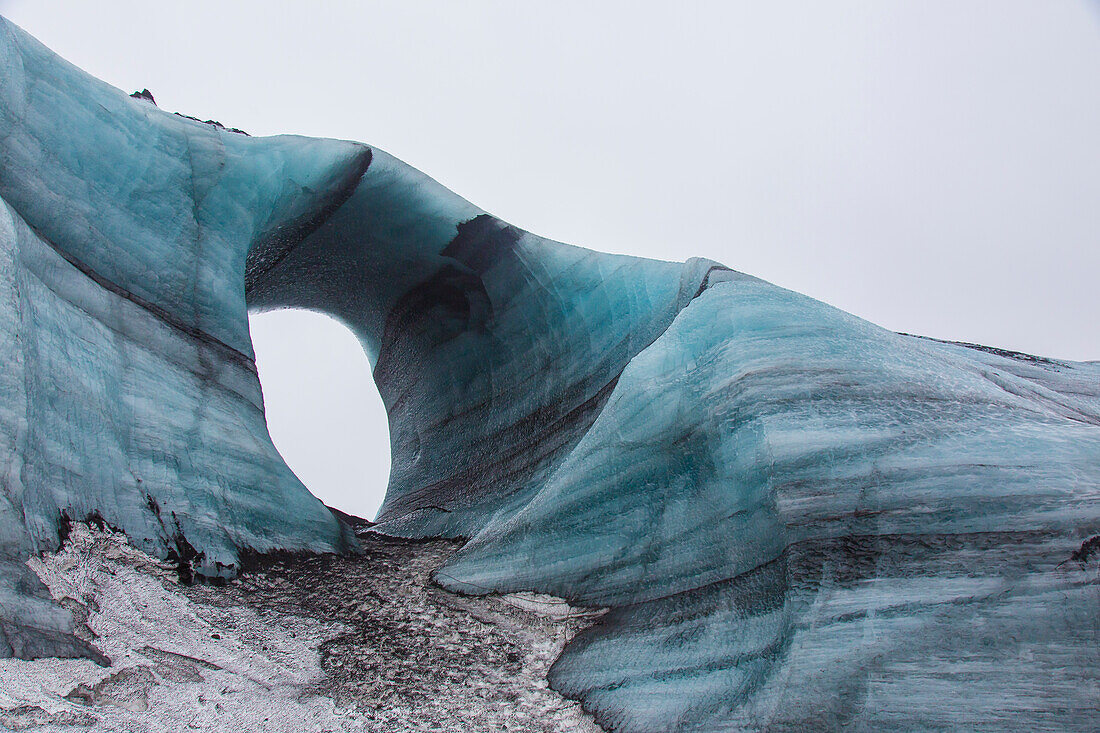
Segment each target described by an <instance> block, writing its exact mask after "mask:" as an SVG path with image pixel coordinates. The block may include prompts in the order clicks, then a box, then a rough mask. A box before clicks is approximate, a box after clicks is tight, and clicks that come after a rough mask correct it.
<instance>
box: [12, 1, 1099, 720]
mask: <svg viewBox="0 0 1100 733" xmlns="http://www.w3.org/2000/svg"><path fill="white" fill-rule="evenodd" d="M0 199H2V203H0V355H2V359H3V363H4V365H5V368H4V369H3V370H0V395H2V397H3V399H2V400H0V656H4V655H16V656H21V657H27V658H33V657H39V656H51V655H54V656H57V655H60V656H69V655H82V656H91V657H93V658H96V659H97V660H98V661H101V662H104V663H106V662H107V661H108V660H105V659H103V658H102V657H101V655H99V654H98V652H96V650H95V649H94V648H92V647H90V646H89V645H88V644H86V643H85V642H83V641H80V640H79V639H77V638H76V637H74V636H73V635H72V634H71V632H72V620H71V619H70V618H69V616H68V614H67V612H65V611H63V610H62V609H61V608H60V607H59V606H57V605H56V604H54V603H53V602H52V600H51V599H50V598H49V597H48V594H47V593H46V591H45V588H44V587H43V586H41V584H40V583H39V582H38V581H37V579H36V578H35V576H34V575H33V574H32V573H30V571H29V569H28V568H27V567H26V566H25V565H24V561H25V560H26V559H27V558H28V557H30V556H31V555H32V554H34V553H37V552H41V551H44V550H50V549H53V548H56V547H57V546H58V543H59V542H60V541H61V535H62V534H63V533H64V529H65V526H66V523H67V522H68V521H75V520H84V519H88V518H95V519H97V520H101V521H104V522H106V523H108V524H110V525H112V526H114V527H117V528H119V529H122V530H124V531H125V532H126V533H127V535H128V536H129V537H130V539H131V541H132V542H133V543H134V544H135V545H137V546H138V547H140V548H142V549H144V550H146V551H147V552H150V553H152V554H154V555H157V556H159V557H162V558H170V559H172V560H174V561H175V562H177V563H178V564H179V565H180V567H181V571H182V572H183V573H184V574H193V575H196V576H199V577H200V578H201V577H205V578H228V577H232V576H233V575H235V574H236V573H237V572H239V570H240V567H241V563H242V558H244V557H246V556H247V555H249V554H251V553H256V552H260V553H262V552H268V551H272V550H276V549H289V550H305V551H312V552H354V551H355V550H356V541H355V539H354V536H353V535H352V534H351V533H350V532H349V531H348V530H347V529H346V528H345V527H344V526H343V525H342V524H341V523H340V521H338V520H337V519H336V518H335V517H334V516H333V515H332V513H331V512H330V511H329V510H328V509H327V508H325V507H324V505H322V504H321V502H320V501H318V500H317V499H315V498H314V497H313V496H311V495H310V493H309V492H308V490H307V489H306V487H304V486H303V485H302V484H301V482H299V481H298V479H297V478H296V477H295V476H294V475H293V473H292V472H291V471H290V470H289V469H288V468H287V467H286V465H285V464H284V463H283V461H282V459H281V458H280V457H279V455H278V453H277V451H276V450H275V449H274V447H273V446H272V444H271V441H270V439H269V437H268V434H267V429H266V425H265V422H264V414H263V402H262V396H261V392H260V385H259V382H258V380H257V377H256V370H255V364H254V360H253V354H252V348H251V344H250V341H249V336H248V322H247V311H248V309H270V308H285V307H296V308H308V309H311V310H316V311H320V312H323V313H326V314H329V315H331V316H332V317H334V318H337V319H339V320H340V321H341V322H343V323H344V324H346V325H347V326H348V327H349V328H350V329H351V330H352V331H353V332H354V333H355V334H356V335H357V337H358V338H359V340H360V341H361V343H362V344H363V348H364V351H365V353H366V354H367V357H368V358H369V359H370V361H371V364H372V366H373V369H374V377H375V381H376V383H377V385H378V388H379V391H380V393H381V395H382V398H383V400H384V402H385V404H386V407H387V410H388V413H389V421H390V435H391V443H392V455H393V468H392V473H391V479H390V485H389V487H388V492H387V496H386V501H385V503H384V505H383V507H382V509H381V511H380V513H379V517H378V520H379V524H378V525H377V526H376V527H375V530H376V531H379V532H383V533H388V534H393V535H400V536H407V537H429V536H455V537H465V538H468V540H469V541H468V542H467V543H466V544H465V545H464V547H463V548H462V550H461V551H460V552H459V553H458V555H456V556H455V557H454V558H453V559H452V561H451V562H449V563H448V564H447V565H446V566H444V567H442V568H440V569H438V571H437V572H436V575H435V578H436V581H437V582H438V583H440V584H441V585H442V586H444V587H445V588H448V589H450V590H453V591H458V592H463V593H476V594H481V593H493V592H510V591H520V590H529V591H537V592H543V593H552V594H554V595H557V596H561V597H564V598H567V599H569V600H570V601H572V602H573V603H576V604H582V605H589V606H597V607H607V608H609V609H610V610H609V611H608V613H607V614H606V615H605V616H603V617H602V619H601V621H600V622H599V623H597V624H596V625H595V626H593V627H592V628H590V629H589V630H587V631H585V632H583V633H582V634H581V635H580V636H578V637H577V639H575V640H574V641H573V642H572V643H571V644H570V645H569V646H567V647H566V649H565V651H564V652H563V654H562V656H561V658H560V659H559V660H558V662H557V663H556V664H555V665H554V668H553V669H552V671H551V675H550V682H551V684H552V685H553V686H554V688H555V689H557V690H559V691H561V692H562V693H563V694H566V695H568V696H570V697H574V698H577V699H580V700H582V701H583V702H584V704H585V706H586V707H587V708H588V709H589V710H591V711H593V712H594V713H595V714H596V715H597V719H598V720H599V721H600V722H601V723H602V724H603V725H604V726H606V727H608V728H609V729H614V730H623V731H664V730H677V729H678V730H700V731H710V730H728V729H731V728H733V729H736V728H739V727H740V728H749V729H754V728H772V729H805V728H807V727H810V728H820V727H828V728H832V727H839V726H843V725H855V726H861V727H865V728H871V729H913V728H922V729H927V728H941V727H945V728H952V729H959V728H975V727H979V728H980V727H989V728H1003V727H1006V726H1007V727H1015V728H1028V729H1034V728H1054V727H1057V728H1067V727H1068V728H1087V727H1089V725H1090V721H1091V722H1092V723H1094V722H1095V714H1096V711H1095V708H1096V695H1097V690H1098V687H1097V686H1098V684H1100V678H1098V674H1100V673H1098V672H1097V670H1100V651H1098V650H1100V644H1097V639H1098V638H1100V592H1098V589H1100V585H1098V582H1100V581H1098V575H1097V558H1100V539H1098V536H1100V364H1097V363H1095V362H1088V363H1080V362H1078V363H1073V362H1063V361H1057V360H1052V359H1043V358H1040V357H1032V356H1028V355H1023V354H1015V353H1011V352H1004V351H1001V350H997V349H990V348H985V347H977V346H973V345H965V344H951V343H944V342H939V341H935V340H931V339H924V338H918V337H914V336H907V335H901V334H896V333H892V332H889V331H886V330H885V329H882V328H879V327H877V326H875V325H873V324H870V323H868V322H866V321H863V320H861V319H858V318H856V317H854V316H851V315H849V314H846V313H843V312H842V311H839V310H837V309H835V308H832V307H830V306H827V305H825V304H823V303H820V302H818V301H815V300H813V299H810V298H807V297H805V296H802V295H799V294H797V293H794V292H791V291H788V290H784V289H782V288H779V287H776V286H774V285H772V284H770V283H767V282H764V281H762V280H759V279H757V278H754V277H751V276H749V275H746V274H742V273H738V272H735V271H733V270H731V269H730V268H728V267H725V266H723V265H720V264H718V263H715V262H710V261H707V260H702V259H691V260H688V261H687V262H685V263H670V262H659V261H654V260H647V259H642V258H636V257H625V256H616V255H608V254H603V253H599V252H593V251H590V250H586V249H582V248H578V247H573V246H569V245H565V244H561V243H557V242H552V241H549V240H546V239H543V238H541V237H538V236H535V235H533V234H530V233H528V232H524V231H521V230H519V229H516V228H514V227H511V226H509V225H508V224H506V223H504V222H502V221H500V220H498V219H496V218H495V217H493V216H491V215H490V214H488V213H487V212H484V211H482V210H481V209H478V208H477V207H476V206H474V205H473V204H471V203H469V202H467V201H465V200H464V199H462V198H461V197H459V196H457V195H456V194H454V193H452V192H451V191H448V190H447V189H445V188H444V187H442V186H441V185H439V184H438V183H436V182H435V181H433V180H432V179H430V178H429V177H427V176H425V175H424V174H422V173H420V172H419V171H416V170H414V169H412V168H411V167H409V166H407V165H405V164H404V163H402V162H401V161H400V160H398V159H396V158H394V157H393V156H391V155H388V154H387V153H385V152H383V151H381V150H378V149H375V148H371V147H369V146H366V145H363V144H359V143H353V142H343V141H333V140H316V139H309V138H302V137H295V136H277V137H272V138H251V137H248V136H246V135H242V134H238V133H237V132H233V131H230V130H226V129H225V128H222V127H219V126H216V125H212V124H204V123H202V122H199V121H195V120H191V119H188V118H184V117H180V116H177V115H172V114H169V113H166V112H164V111H162V110H160V109H158V108H156V107H155V106H154V105H153V104H151V103H149V102H148V101H145V100H141V99H133V98H130V97H129V96H127V95H126V94H124V93H123V92H120V91H118V90H116V89H113V88H111V87H109V86H107V85H105V84H103V83H101V82H99V81H97V80H95V79H92V78H91V77H89V76H87V75H86V74H84V73H83V72H81V71H79V70H78V69H76V68H74V67H72V66H71V65H69V64H67V63H66V62H64V61H62V60H61V59H59V58H57V57H56V56H55V55H54V54H52V53H51V52H50V51H48V50H47V49H45V48H44V47H43V46H42V45H41V44H39V43H38V42H37V41H35V40H34V39H32V38H30V37H29V36H27V35H26V34H25V33H24V32H23V31H21V30H20V29H18V28H16V27H15V26H13V25H11V24H10V23H8V22H7V21H3V22H2V23H0ZM319 358H323V356H322V357H319Z"/></svg>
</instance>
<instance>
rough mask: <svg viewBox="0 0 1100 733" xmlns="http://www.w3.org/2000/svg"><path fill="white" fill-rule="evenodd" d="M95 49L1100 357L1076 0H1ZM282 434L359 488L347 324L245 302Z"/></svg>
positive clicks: (1091, 18)
mask: <svg viewBox="0 0 1100 733" xmlns="http://www.w3.org/2000/svg"><path fill="white" fill-rule="evenodd" d="M0 13H3V14H4V15H6V16H7V17H8V18H10V19H11V20H13V21H14V22H16V23H18V24H19V25H21V26H22V27H24V28H25V29H26V30H28V31H29V32H31V33H32V34H34V35H35V36H37V37H38V38H39V39H40V40H42V41H43V42H44V43H46V44H47V45H48V46H50V47H52V48H53V49H54V50H55V51H57V52H58V53H60V54H61V55H62V56H64V57H66V58H68V59H69V60H70V61H72V62H73V63H75V64H77V65H78V66H81V67H82V68H84V69H86V70H87V71H89V72H90V73H92V74H94V75H96V76H98V77H100V78H102V79H105V80H106V81H108V82H110V83H112V84H114V85H116V86H118V87H121V88H123V89H124V90H125V91H128V92H129V91H133V90H135V89H140V88H143V87H148V88H149V89H150V90H152V92H153V93H154V95H155V96H156V98H157V101H158V103H159V104H160V106H161V107H162V108H164V109H167V110H169V111H181V112H186V113H188V114H192V115H195V116H198V117H201V118H204V119H205V118H208V117H209V118H214V119H217V120H220V121H221V122H223V123H225V124H227V125H230V126H236V127H240V128H243V129H245V130H247V131H249V132H250V133H252V134H274V133H279V132H294V133H301V134H307V135H317V136H327V137H342V138H351V139H356V140H362V141H364V142H367V143H371V144H375V145H378V146H380V147H382V148H384V149H386V150H388V151H389V152H391V153H394V154H395V155H397V156H398V157H401V158H403V159H405V160H406V161H408V162H409V163H411V164H413V165H415V166H416V167H418V168H421V169H422V170H424V171H426V172H427V173H429V174H430V175H432V176H434V177H435V178H437V179H438V180H440V181H441V182H442V183H444V184H446V185H447V186H449V187H450V188H452V189H454V190H455V191H457V192H458V193H460V194H462V195H463V196H465V197H466V198H468V199H470V200H471V201H473V202H474V203H476V204H478V205H479V206H481V207H483V208H485V209H487V210H488V211H491V212H492V213H494V214H496V215H498V216H500V217H501V218H503V219H506V220H507V221H510V222H512V223H513V224H516V225H518V226H520V227H523V228H525V229H529V230H531V231H534V232H536V233H539V234H542V235H544V236H549V237H553V238H555V239H559V240H562V241H566V242H570V243H573V244H580V245H582V246H586V247H591V248H594V249H600V250H606V251H611V252H623V253H629V254H637V255H643V256H648V257H658V258H662V259H677V260H678V259H684V258H686V257H689V256H692V255H701V256H706V257H711V258H713V259H716V260H719V261H722V262H724V263H726V264H727V265H730V266H731V267H734V268H736V269H739V270H743V271H745V272H749V273H751V274H754V275H757V276H760V277H763V278H765V279H768V280H771V281H772V282H775V283H777V284H779V285H783V286H785V287H789V288H792V289H794V290H798V291H801V292H804V293H807V294H809V295H812V296H814V297H816V298H820V299H821V300H824V301H826V302H829V303H832V304H834V305H836V306H839V307H841V308H843V309H845V310H848V311H851V312H853V313H856V314H858V315H860V316H863V317H865V318H867V319H869V320H871V321H874V322H876V323H879V324H881V325H883V326H886V327H887V328H891V329H894V330H899V331H909V332H914V333H920V334H925V335H930V336H936V337H939V338H948V339H957V340H965V341H976V342H980V343H985V344H990V345H994V346H1001V347H1005V348H1012V349H1018V350H1022V351H1028V352H1032V353H1037V354H1043V355H1047V356H1054V357H1061V358H1069V359H1100V330H1098V327H1097V324H1098V322H1100V294H1098V293H1097V287H1098V284H1100V283H1098V273H1100V246H1098V245H1100V242H1098V238H1097V236H1098V235H1097V232H1100V11H1098V8H1097V5H1096V4H1095V3H1093V2H1089V1H1087V0H1028V1H1026V2H1025V1H1023V0H984V1H980V2H979V1H975V0H955V1H951V2H949V1H948V0H941V1H940V2H931V1H930V0H905V1H901V0H863V1H860V2H853V1H837V0H832V1H831V2H821V1H820V0H802V1H800V2H784V1H780V2H760V1H759V0H753V1H752V2H713V3H692V2H668V3H653V2H638V1H636V2H593V1H592V0H587V1H586V2H573V1H572V0H555V2H552V3H537V4H536V3H534V2H520V1H517V0H501V1H499V2H480V1H478V2H472V1H468V0H467V1H465V2H446V1H445V0H439V1H438V2H419V1H414V0H401V1H400V2H396V1H395V2H350V1H349V2H321V3H302V2H294V3H291V2H287V3H282V2H274V1H272V0H267V1H266V2H260V1H247V2H246V1H243V0H233V1H229V0H217V1H216V2H209V1H205V0H201V1H196V0H192V1H191V2H187V3H173V4H171V5H169V4H168V3H150V2H148V1H147V0H146V1H145V2H96V3H90V2H86V1H85V2H76V1H71V2H49V1H48V0H0ZM252 323H253V336H254V341H255V345H256V350H257V353H258V355H259V363H260V372H261V378H262V380H263V385H264V392H265V396H266V399H267V402H268V411H269V425H270V428H271V432H272V435H273V438H274V439H275V442H276V445H278V446H279V449H280V450H281V451H282V452H283V454H284V456H285V457H286V458H287V460H288V462H289V463H290V465H291V467H293V468H294V469H295V471H296V472H297V473H298V474H299V476H301V477H302V479H303V480H304V481H305V482H306V483H307V485H309V486H310V488H311V489H313V490H314V492H315V493H317V494H318V495H319V496H321V497H322V498H323V499H325V500H326V501H328V502H329V503H333V504H335V505H337V506H340V507H341V508H345V509H347V510H349V511H353V512H357V513H360V514H363V515H366V516H372V515H373V513H374V508H375V507H376V506H377V504H378V502H379V501H380V500H381V493H382V490H383V487H384V483H385V476H386V473H387V471H388V448H387V447H386V428H385V417H384V412H383V410H382V407H381V403H380V401H379V400H378V397H377V393H376V392H375V391H374V388H373V385H372V384H370V383H369V381H368V378H369V370H368V367H367V365H366V364H365V361H364V360H363V359H362V358H361V357H360V356H359V353H358V351H357V346H356V344H355V343H354V341H353V340H352V339H351V336H350V335H349V334H347V333H346V332H343V331H342V329H341V327H339V326H336V325H335V324H331V323H330V322H327V321H325V320H324V319H321V318H319V317H317V316H312V315H310V314H287V313H283V314H269V315H264V316H259V317H256V318H254V319H253V322H252Z"/></svg>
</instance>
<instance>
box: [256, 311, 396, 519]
mask: <svg viewBox="0 0 1100 733" xmlns="http://www.w3.org/2000/svg"><path fill="white" fill-rule="evenodd" d="M248 325H249V331H250V332H251V336H252V347H253V349H254V351H255V353H256V366H257V369H258V371H259V376H260V386H261V388H262V390H263V398H264V409H265V412H266V416H267V428H268V432H269V433H270V434H271V440H272V442H273V443H274V444H275V447H276V448H277V449H278V451H279V453H280V454H281V455H282V457H283V460H285V461H286V463H287V465H288V466H290V468H291V470H292V471H294V473H295V474H296V475H297V476H298V478H299V479H300V480H301V481H302V483H303V484H305V486H306V488H307V489H309V491H310V492H311V493H312V494H313V495H314V496H316V497H317V498H319V499H320V500H321V501H323V502H324V503H325V504H327V505H329V506H330V507H333V508H335V509H339V510H340V511H343V512H347V513H348V514H353V515H355V516H358V517H363V518H364V519H371V520H373V519H374V517H375V515H376V514H377V512H378V507H379V506H380V505H381V504H382V500H383V498H384V497H385V494H386V486H387V484H388V482H389V473H390V441H389V424H388V422H387V419H386V408H385V406H384V405H383V404H382V398H381V396H380V395H379V394H378V389H377V387H376V386H375V384H374V379H373V377H372V375H371V366H370V362H369V361H368V359H367V356H366V354H365V353H364V352H363V349H362V346H361V345H360V343H359V340H358V339H357V338H356V337H355V335H354V334H353V333H352V332H351V331H350V330H349V329H348V328H347V327H346V326H344V325H343V324H342V323H340V322H339V321H337V320H335V319H333V318H330V317H328V316H326V315H323V314H320V313H316V312H313V311H307V310H275V311H268V312H264V313H250V314H249V316H248Z"/></svg>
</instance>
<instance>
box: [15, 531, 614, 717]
mask: <svg viewBox="0 0 1100 733" xmlns="http://www.w3.org/2000/svg"><path fill="white" fill-rule="evenodd" d="M361 540H362V543H363V546H364V549H365V554H364V555H362V556H359V557H336V556H313V557H301V558H288V559H286V560H282V561H276V562H272V563H269V564H267V565H266V566H265V567H263V568H261V569H259V570H254V571H252V572H249V573H247V574H245V575H244V576H242V577H241V578H240V579H238V580H236V581H234V582H232V583H230V584H228V585H226V586H224V587H214V586H204V585H193V586H185V585H181V584H180V583H179V581H178V579H177V576H176V573H175V572H174V570H173V568H171V567H170V566H169V565H167V564H164V563H161V562H159V561H157V560H155V559H154V558H151V557H149V556H148V555H145V554H143V553H141V552H140V551H138V550H136V549H134V548H133V547H131V546H130V545H129V544H127V542H126V540H125V537H124V536H123V535H121V534H117V533H113V532H110V531H109V530H99V529H95V528H91V527H88V526H86V525H74V527H73V530H72V532H71V533H70V536H69V538H68V541H67V542H66V545H65V547H64V548H63V549H62V550H61V551H60V552H58V553H56V554H52V555H46V556H44V557H42V558H35V559H33V560H32V561H31V565H32V567H33V568H34V569H35V571H36V572H37V573H38V574H39V575H40V576H41V577H42V579H43V580H44V581H45V582H46V584H47V585H48V586H49V588H50V591H51V593H53V594H54V596H55V597H56V598H57V599H58V600H60V601H61V602H62V604H63V605H65V606H66V607H68V608H70V609H71V610H72V611H73V612H74V614H75V615H76V617H77V618H78V620H80V621H81V624H82V626H81V629H80V634H81V635H83V636H84V637H85V638H87V639H88V640H90V641H92V643H94V644H95V645H96V646H97V647H98V648H99V649H100V650H102V651H103V652H104V653H105V654H106V655H107V656H108V657H110V659H111V660H112V666H111V667H99V666H97V665H95V664H94V663H92V662H90V661H88V660H58V659H44V660H36V661H24V660H18V659H10V660H0V728H3V727H6V728H9V729H13V730H35V731H62V730H65V731H68V730H73V729H74V728H76V729H80V728H83V729H90V730H97V729H98V730H118V731H134V732H137V731H150V732H153V731H183V730H233V731H242V732H243V731H265V732H266V731H341V730H362V731H405V730H409V731H462V732H463V733H469V732H471V731H586V732H592V731H599V728H598V727H597V726H596V725H595V724H594V723H593V722H592V719H591V718H590V717H589V716H588V715H586V714H585V713H584V712H583V711H582V710H581V708H580V706H579V704H578V703H575V702H573V701H570V700H566V699H564V698H562V697H561V696H560V695H558V694H557V693H555V692H553V691H552V690H550V689H548V687H547V684H546V672H547V670H548V669H549V667H550V665H551V664H552V663H553V661H554V659H555V658H556V657H557V655H558V654H559V652H560V651H561V649H562V647H563V646H564V645H565V644H566V642H568V640H569V639H571V638H572V637H573V635H574V634H576V633H577V631H579V630H580V629H581V628H583V627H585V626H587V625H589V624H590V623H591V622H592V620H593V617H594V616H595V615H598V612H586V611H582V610H579V609H575V608H571V607H570V606H568V605H566V604H565V603H563V602H561V601H559V600H557V599H553V598H549V597H545V596H533V595H532V596H528V595H523V594H517V595H510V596H493V597H483V598H470V597H462V596H456V595H454V594H451V593H448V592H446V591H443V590H441V589H439V588H438V587H436V586H434V585H433V584H432V583H431V581H430V573H431V571H432V570H434V569H435V568H436V567H438V566H439V565H441V564H442V563H443V562H444V560H446V559H447V557H449V556H450V554H451V553H453V552H454V551H455V550H456V549H457V547H458V546H459V544H458V543H455V542H450V541H431V542H407V541H401V540H393V539H389V538H384V537H380V536H377V535H373V534H369V533H364V534H362V535H361Z"/></svg>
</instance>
